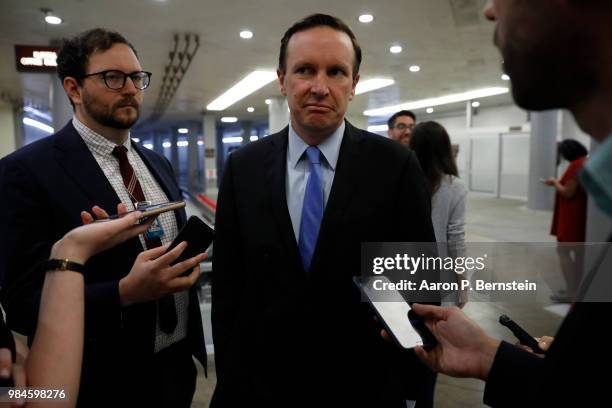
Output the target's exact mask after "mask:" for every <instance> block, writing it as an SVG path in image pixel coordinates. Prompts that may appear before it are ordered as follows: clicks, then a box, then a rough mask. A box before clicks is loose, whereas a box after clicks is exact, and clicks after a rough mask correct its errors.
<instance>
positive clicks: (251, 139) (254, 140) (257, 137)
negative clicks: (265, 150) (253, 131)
mask: <svg viewBox="0 0 612 408" xmlns="http://www.w3.org/2000/svg"><path fill="white" fill-rule="evenodd" d="M249 140H250V141H251V142H256V141H258V140H259V136H256V135H251V136H249Z"/></svg>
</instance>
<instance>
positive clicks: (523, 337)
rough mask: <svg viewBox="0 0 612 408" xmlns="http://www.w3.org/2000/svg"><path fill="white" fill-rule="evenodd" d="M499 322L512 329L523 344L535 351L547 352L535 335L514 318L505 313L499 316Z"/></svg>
mask: <svg viewBox="0 0 612 408" xmlns="http://www.w3.org/2000/svg"><path fill="white" fill-rule="evenodd" d="M499 323H500V324H501V325H502V326H505V327H507V328H508V329H510V331H511V332H512V334H514V337H516V338H517V339H518V340H519V342H520V343H521V344H522V345H524V346H527V347H529V348H530V349H532V350H533V352H534V353H536V354H546V351H544V350H542V349H541V348H540V346H539V345H538V341H537V340H536V339H535V338H534V337H533V336H531V335H530V334H529V333H527V332H526V331H525V330H524V329H523V328H522V327H521V326H519V325H518V324H517V323H516V322H515V321H514V320H512V319H511V318H509V317H508V316H506V315H505V314H504V315H501V316H499Z"/></svg>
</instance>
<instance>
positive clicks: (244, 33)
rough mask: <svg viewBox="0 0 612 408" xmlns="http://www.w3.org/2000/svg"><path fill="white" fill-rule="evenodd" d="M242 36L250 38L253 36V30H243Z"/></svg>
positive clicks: (246, 38)
mask: <svg viewBox="0 0 612 408" xmlns="http://www.w3.org/2000/svg"><path fill="white" fill-rule="evenodd" d="M240 38H244V39H245V40H248V39H249V38H253V32H252V31H249V30H242V31H241V32H240Z"/></svg>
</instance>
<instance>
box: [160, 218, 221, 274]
mask: <svg viewBox="0 0 612 408" xmlns="http://www.w3.org/2000/svg"><path fill="white" fill-rule="evenodd" d="M214 237H215V230H214V229H213V228H212V227H211V226H210V225H208V224H207V223H206V222H204V221H203V220H202V219H200V218H199V217H196V216H191V217H189V219H188V220H187V223H186V224H185V225H184V226H183V228H182V229H181V230H180V231H179V233H178V234H177V236H176V238H174V241H172V244H170V247H168V250H167V251H166V252H168V251H171V250H172V249H173V248H175V247H176V246H177V245H178V244H180V243H181V242H183V241H185V242H187V248H185V250H184V251H183V253H181V255H180V256H179V257H178V258H177V259H176V260H175V261H174V262H173V263H172V265H175V264H177V263H179V262H182V261H185V260H187V259H189V258H193V257H194V256H196V255H198V254H200V253H202V252H204V251H206V250H207V249H208V247H209V246H210V244H211V243H212V242H213V239H214ZM190 273H191V269H189V270H187V271H185V272H184V273H183V274H181V276H187V275H189V274H190Z"/></svg>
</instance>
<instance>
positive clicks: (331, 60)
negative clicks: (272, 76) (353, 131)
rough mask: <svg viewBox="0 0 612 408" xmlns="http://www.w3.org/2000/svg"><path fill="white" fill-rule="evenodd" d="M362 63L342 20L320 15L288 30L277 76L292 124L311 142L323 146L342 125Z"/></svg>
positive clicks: (310, 17)
mask: <svg viewBox="0 0 612 408" xmlns="http://www.w3.org/2000/svg"><path fill="white" fill-rule="evenodd" d="M360 64H361V48H360V47H359V44H357V40H356V39H355V35H354V34H353V32H352V31H351V29H350V28H349V27H348V26H347V25H346V24H344V23H343V22H342V21H341V20H340V19H338V18H336V17H332V16H328V15H325V14H314V15H312V16H309V17H306V18H305V19H303V20H301V21H299V22H297V23H296V24H294V25H293V26H292V27H291V28H289V30H287V32H286V33H285V35H284V36H283V38H282V40H281V47H280V55H279V63H278V70H277V74H278V79H279V82H280V87H281V93H282V94H283V95H284V96H286V97H287V103H288V104H289V109H290V111H291V125H292V126H293V128H294V130H295V131H296V132H297V134H298V135H300V137H302V138H303V139H305V141H306V142H307V143H309V144H318V143H320V142H321V141H322V140H323V139H324V138H325V137H327V136H329V135H331V134H332V133H333V132H334V131H335V130H336V129H337V128H338V127H339V126H340V125H341V124H342V121H343V120H344V115H345V113H346V110H347V107H348V103H349V102H350V101H351V100H352V99H353V96H354V95H355V86H356V85H357V82H358V81H359V65H360Z"/></svg>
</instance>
